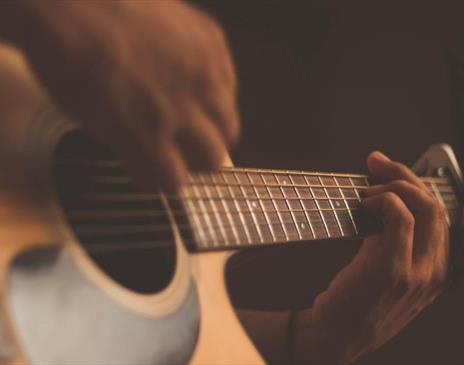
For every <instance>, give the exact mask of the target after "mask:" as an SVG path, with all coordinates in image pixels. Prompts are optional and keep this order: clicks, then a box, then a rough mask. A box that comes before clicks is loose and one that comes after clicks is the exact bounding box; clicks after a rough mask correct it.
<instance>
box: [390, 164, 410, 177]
mask: <svg viewBox="0 0 464 365" xmlns="http://www.w3.org/2000/svg"><path fill="white" fill-rule="evenodd" d="M393 168H394V169H395V170H396V171H397V172H398V175H400V176H407V175H408V174H409V171H410V170H409V168H408V167H407V166H406V165H404V164H402V163H401V162H393Z"/></svg>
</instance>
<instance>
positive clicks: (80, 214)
mask: <svg viewBox="0 0 464 365" xmlns="http://www.w3.org/2000/svg"><path fill="white" fill-rule="evenodd" d="M196 200H204V201H207V200H208V198H204V199H196ZM224 200H230V201H235V200H236V199H234V198H229V199H224ZM242 200H244V201H247V202H250V203H253V202H257V201H259V200H258V199H250V200H246V199H242ZM268 200H269V201H271V200H279V201H282V202H286V201H289V200H293V201H298V202H300V201H301V200H303V201H304V200H306V201H311V202H314V204H315V201H327V202H329V201H333V200H335V201H340V202H343V201H347V202H348V201H353V202H358V203H360V201H359V200H358V199H356V198H353V199H343V198H337V199H330V198H325V199H298V198H294V199H285V198H281V199H268ZM443 200H444V202H445V204H444V207H445V208H447V209H448V210H449V209H455V208H456V206H457V205H456V204H447V203H457V201H456V200H455V199H453V200H451V199H449V200H448V199H443ZM442 205H443V204H442ZM354 209H356V207H350V206H348V208H347V207H337V208H317V207H315V208H290V209H282V208H276V209H274V208H272V209H263V208H261V207H258V208H255V207H253V208H252V209H236V208H235V207H233V208H232V209H231V207H229V209H211V210H209V209H207V210H204V209H201V211H187V212H186V207H184V209H177V210H176V209H171V212H172V213H173V214H174V215H176V217H183V216H188V215H189V214H216V213H224V214H227V213H231V214H235V213H293V212H319V211H335V212H336V211H349V210H354ZM135 210H136V211H137V213H134V210H130V211H129V212H127V211H125V210H122V209H119V210H118V209H117V208H116V209H111V208H109V209H98V208H96V211H95V210H94V211H87V210H85V209H75V210H72V211H68V216H70V218H71V219H76V220H77V219H82V220H85V219H93V218H118V217H115V216H120V217H122V218H129V216H130V215H131V213H132V218H135V217H139V218H143V217H150V216H151V217H154V216H155V215H165V214H166V210H156V209H143V208H137V209H135ZM108 212H109V213H108ZM112 215H113V216H112Z"/></svg>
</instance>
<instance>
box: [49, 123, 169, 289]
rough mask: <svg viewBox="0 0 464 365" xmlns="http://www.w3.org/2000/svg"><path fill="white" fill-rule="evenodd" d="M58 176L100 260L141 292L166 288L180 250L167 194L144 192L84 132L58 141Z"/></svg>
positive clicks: (67, 207)
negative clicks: (172, 226)
mask: <svg viewBox="0 0 464 365" xmlns="http://www.w3.org/2000/svg"><path fill="white" fill-rule="evenodd" d="M54 174H55V179H56V186H57V190H58V195H59V199H60V202H61V206H62V208H63V211H64V213H65V215H66V218H67V219H68V222H69V225H70V226H71V228H72V230H73V232H74V234H75V236H76V237H77V238H78V240H79V242H80V244H81V245H82V246H83V247H84V249H85V250H86V252H87V253H88V255H89V256H90V257H91V258H92V259H93V260H94V261H95V263H96V264H97V265H98V266H99V267H100V268H101V269H102V270H103V271H104V272H105V273H106V274H108V275H109V276H110V277H111V278H112V279H113V280H115V281H117V282H118V283H119V284H120V285H123V286H125V287H127V288H129V289H131V290H134V291H136V292H139V293H156V292H158V291H161V290H162V289H164V288H165V287H166V286H167V285H168V284H169V282H170V280H171V279H172V276H173V274H174V270H175V260H176V252H175V245H174V237H173V233H172V229H171V225H170V221H169V218H168V214H167V211H166V206H165V203H164V201H163V199H162V198H161V196H160V195H159V194H146V193H140V192H138V191H137V190H136V188H135V187H134V184H133V183H132V181H131V179H130V178H129V176H128V175H127V173H126V171H125V169H124V167H123V165H122V164H121V163H120V161H118V160H117V159H116V158H115V157H114V155H113V154H112V153H111V152H110V151H109V150H108V149H107V148H105V147H103V146H101V145H98V144H96V143H95V142H93V141H92V140H91V139H89V138H88V137H86V136H85V135H84V134H82V133H81V132H78V131H77V132H72V133H70V134H68V135H66V136H65V137H64V138H63V139H62V140H61V142H60V143H59V144H58V146H57V148H56V150H55V154H54Z"/></svg>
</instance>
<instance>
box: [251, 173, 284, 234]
mask: <svg viewBox="0 0 464 365" xmlns="http://www.w3.org/2000/svg"><path fill="white" fill-rule="evenodd" d="M247 175H248V173H247ZM257 176H258V177H259V178H260V179H261V180H262V177H261V175H260V174H257ZM248 179H249V180H250V181H252V179H251V177H250V176H249V175H248ZM253 190H254V192H255V194H256V198H257V201H258V204H259V206H260V208H261V211H262V213H263V216H264V219H265V220H266V223H267V224H268V226H269V232H271V236H272V240H273V241H276V240H277V237H276V234H275V232H274V230H273V229H272V228H271V221H270V220H269V217H268V215H267V214H266V212H265V210H264V205H263V203H262V201H261V198H262V197H261V196H259V193H258V189H257V188H256V185H253Z"/></svg>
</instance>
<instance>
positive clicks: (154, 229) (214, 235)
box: [74, 209, 453, 247]
mask: <svg viewBox="0 0 464 365" xmlns="http://www.w3.org/2000/svg"><path fill="white" fill-rule="evenodd" d="M357 210H360V209H357ZM450 210H453V209H450ZM326 211H332V210H331V209H326ZM326 218H327V217H326ZM332 218H335V216H334V217H332ZM339 218H340V217H339ZM345 218H347V216H346V217H345ZM280 219H281V220H280V221H279V222H275V223H274V222H272V223H259V222H258V223H257V222H254V223H253V226H265V227H268V228H270V229H272V230H273V231H275V230H276V229H275V227H278V228H279V229H280V230H283V229H284V226H285V225H286V224H290V225H294V226H295V228H296V226H297V222H295V221H293V220H283V219H282V218H280ZM319 219H320V220H319V222H322V216H320V217H319ZM348 221H350V220H348ZM334 222H335V219H334ZM250 223H251V222H250ZM312 223H316V222H315V221H314V222H312ZM358 223H359V222H358ZM145 226H146V225H145ZM148 226H149V227H150V229H146V228H143V229H134V227H132V228H130V229H124V228H122V227H123V226H116V227H112V226H105V229H106V230H107V231H106V232H105V231H104V229H101V228H100V229H99V228H75V229H74V231H75V232H76V233H77V235H78V236H84V237H85V236H86V235H87V236H90V237H92V236H101V235H108V234H112V233H114V232H117V231H118V230H119V232H117V234H118V233H119V234H124V233H126V234H130V233H142V234H147V233H154V234H156V233H162V232H172V229H173V226H172V225H171V224H168V225H148ZM175 226H176V227H177V228H178V229H179V231H180V232H182V231H183V230H188V232H184V233H190V232H192V233H193V231H194V227H192V226H191V225H189V224H176V225H175ZM139 227H140V226H139ZM234 227H236V224H223V225H222V228H223V229H226V228H227V229H233V228H234ZM333 227H335V228H337V227H336V226H335V224H334V225H333ZM203 228H204V227H203ZM207 228H208V231H209V232H208V236H210V237H208V239H212V240H214V241H218V240H222V241H231V240H232V239H231V237H232V236H229V237H224V235H223V234H222V232H221V226H220V225H217V224H211V225H208V227H207ZM308 228H309V226H308ZM92 230H93V231H94V233H91V234H89V232H92ZM98 231H100V232H99V233H95V232H98ZM121 231H124V232H121ZM294 232H295V233H294V234H295V235H298V234H299V233H298V231H297V230H295V231H294ZM306 232H307V233H308V234H310V235H311V236H308V237H301V238H300V237H288V238H290V239H291V240H294V239H306V240H311V239H319V238H324V237H327V235H326V231H325V229H321V231H320V232H316V236H314V234H313V232H312V231H310V230H307V231H306ZM337 232H339V234H337V235H335V236H332V235H333V232H332V234H331V236H332V237H331V238H337V237H349V236H356V235H355V234H354V230H353V235H350V234H345V233H344V232H343V229H342V230H340V229H337ZM321 233H322V234H321ZM218 234H219V235H218ZM284 235H285V234H284ZM287 235H288V233H287ZM221 236H222V237H221ZM256 238H257V239H258V241H261V242H256V241H252V242H248V241H249V240H248V239H247V237H240V238H239V239H240V240H241V241H247V242H244V245H246V244H250V243H256V244H260V243H262V241H263V240H262V239H261V237H260V236H259V234H258V235H257V236H256ZM288 238H287V237H281V238H279V240H288ZM87 239H88V238H87ZM233 240H234V241H237V240H236V238H235V237H234V238H233ZM190 241H191V243H193V244H197V241H196V240H190ZM267 241H269V242H274V241H276V240H274V239H272V240H267ZM267 241H266V242H267ZM237 244H240V243H239V242H237ZM87 245H90V246H91V247H96V246H97V245H98V246H100V245H103V244H102V243H93V244H92V243H87ZM115 245H116V246H118V247H119V246H120V245H121V244H115ZM161 245H164V243H162V244H161ZM222 245H225V246H227V244H222ZM242 245H243V244H242ZM159 246H160V244H159V242H158V241H157V242H152V247H159ZM212 246H213V247H214V246H215V245H214V244H213V245H212Z"/></svg>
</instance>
